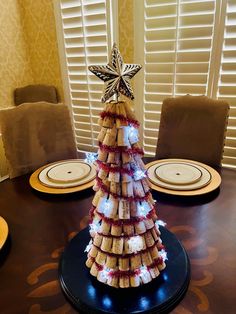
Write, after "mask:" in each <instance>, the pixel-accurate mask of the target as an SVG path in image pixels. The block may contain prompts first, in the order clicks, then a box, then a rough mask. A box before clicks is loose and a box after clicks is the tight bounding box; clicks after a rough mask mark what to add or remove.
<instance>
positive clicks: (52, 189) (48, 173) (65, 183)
mask: <svg viewBox="0 0 236 314" xmlns="http://www.w3.org/2000/svg"><path fill="white" fill-rule="evenodd" d="M78 168H79V170H78ZM95 177H96V169H95V167H94V166H93V165H89V164H87V163H85V162H84V161H83V160H79V159H76V160H75V159H71V160H62V161H57V162H54V163H51V164H48V165H45V166H43V167H41V168H39V169H38V170H36V171H35V172H34V173H33V174H32V175H31V176H30V180H29V182H30V185H31V187H32V188H33V189H35V190H37V191H40V192H43V193H49V194H66V193H73V192H78V191H82V190H85V189H87V188H90V187H92V186H93V185H94V179H95Z"/></svg>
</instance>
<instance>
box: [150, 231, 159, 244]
mask: <svg viewBox="0 0 236 314" xmlns="http://www.w3.org/2000/svg"><path fill="white" fill-rule="evenodd" d="M151 233H152V237H153V239H154V240H155V241H157V240H158V238H159V235H158V234H157V232H156V230H155V228H153V229H152V230H151Z"/></svg>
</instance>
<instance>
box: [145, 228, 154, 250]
mask: <svg viewBox="0 0 236 314" xmlns="http://www.w3.org/2000/svg"><path fill="white" fill-rule="evenodd" d="M144 237H145V242H146V245H147V247H150V246H153V244H154V243H155V241H154V239H153V236H152V233H151V232H146V233H145V234H144Z"/></svg>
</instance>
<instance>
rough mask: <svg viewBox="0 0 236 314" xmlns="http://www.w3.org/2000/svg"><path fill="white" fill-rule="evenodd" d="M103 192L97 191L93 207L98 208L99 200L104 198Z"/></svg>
mask: <svg viewBox="0 0 236 314" xmlns="http://www.w3.org/2000/svg"><path fill="white" fill-rule="evenodd" d="M103 194H104V193H103V192H102V191H101V190H99V191H97V192H96V193H95V195H94V198H93V200H92V204H93V206H95V207H97V205H98V202H99V199H100V198H101V197H102V196H103Z"/></svg>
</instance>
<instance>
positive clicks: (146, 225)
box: [144, 219, 154, 229]
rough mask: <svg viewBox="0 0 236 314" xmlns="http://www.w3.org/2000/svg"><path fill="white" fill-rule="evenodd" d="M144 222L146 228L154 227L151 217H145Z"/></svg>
mask: <svg viewBox="0 0 236 314" xmlns="http://www.w3.org/2000/svg"><path fill="white" fill-rule="evenodd" d="M144 223H145V227H146V229H151V228H153V227H154V222H153V220H152V219H145V220H144Z"/></svg>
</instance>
